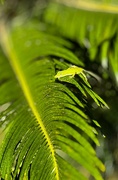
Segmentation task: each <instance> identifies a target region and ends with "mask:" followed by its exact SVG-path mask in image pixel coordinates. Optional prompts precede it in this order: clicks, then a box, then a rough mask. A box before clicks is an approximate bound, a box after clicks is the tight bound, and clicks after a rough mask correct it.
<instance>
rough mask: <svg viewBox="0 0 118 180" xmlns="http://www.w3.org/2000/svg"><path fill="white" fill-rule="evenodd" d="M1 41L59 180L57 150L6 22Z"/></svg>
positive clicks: (0, 34)
mask: <svg viewBox="0 0 118 180" xmlns="http://www.w3.org/2000/svg"><path fill="white" fill-rule="evenodd" d="M1 24H2V23H1ZM0 42H1V46H2V47H3V50H4V51H5V54H6V55H7V57H8V60H9V62H10V64H11V67H12V69H13V71H14V73H15V75H16V77H17V79H18V81H19V84H20V87H21V89H22V91H23V93H24V96H25V98H26V100H27V103H28V105H29V107H30V108H31V110H32V113H33V115H34V116H35V117H36V120H37V121H38V124H39V125H40V127H41V129H42V132H43V134H44V136H45V139H46V141H47V144H48V147H49V149H50V152H51V155H52V157H53V164H54V168H55V174H56V179H57V180H59V179H60V178H59V171H58V165H57V161H56V157H55V151H54V147H53V144H52V142H51V140H50V137H49V135H48V132H47V131H46V128H45V126H44V124H43V122H42V119H41V117H40V114H39V112H38V110H37V108H36V106H35V102H34V100H33V96H32V93H31V91H30V88H29V86H28V83H27V81H26V78H25V75H24V74H23V71H22V69H21V67H20V64H18V57H17V55H16V52H15V51H14V48H13V44H12V41H11V39H10V36H9V33H8V32H7V31H6V27H5V25H4V24H2V25H1V33H0Z"/></svg>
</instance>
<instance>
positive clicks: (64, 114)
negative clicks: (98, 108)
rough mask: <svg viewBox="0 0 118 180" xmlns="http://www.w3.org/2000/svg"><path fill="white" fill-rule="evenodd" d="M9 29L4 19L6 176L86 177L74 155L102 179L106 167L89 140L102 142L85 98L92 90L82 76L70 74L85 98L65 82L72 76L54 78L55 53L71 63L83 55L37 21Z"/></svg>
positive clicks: (0, 160)
mask: <svg viewBox="0 0 118 180" xmlns="http://www.w3.org/2000/svg"><path fill="white" fill-rule="evenodd" d="M6 29H7V27H6V26H5V25H4V24H1V33H0V42H1V48H2V49H0V67H1V68H0V74H1V76H0V85H1V86H0V94H1V95H0V105H1V106H3V105H4V104H8V106H7V107H6V108H3V110H1V113H0V118H1V122H2V123H1V127H2V128H3V129H4V134H5V138H4V140H3V142H2V144H1V149H0V176H1V178H3V179H13V180H15V179H19V180H22V179H30V180H38V179H43V180H44V179H48V180H53V179H55V180H59V179H71V180H72V179H73V180H75V179H78V178H79V179H82V180H84V179H87V177H85V176H84V173H82V172H81V171H80V170H77V167H74V166H73V165H72V164H71V161H70V160H69V158H71V159H73V160H74V161H75V162H77V164H78V166H80V165H81V166H82V167H83V168H85V169H86V170H87V171H88V172H89V173H90V174H91V175H92V176H93V177H94V178H95V179H96V180H102V179H103V178H102V176H101V174H100V172H99V170H101V171H104V170H105V167H104V165H103V164H102V163H101V161H100V160H99V159H98V158H97V157H96V153H95V150H94V149H93V147H92V145H91V143H90V140H91V141H92V142H94V143H95V144H96V145H99V142H98V139H97V137H96V130H95V128H93V127H92V126H91V125H90V124H89V123H88V122H89V121H90V120H89V118H88V116H87V115H86V114H85V103H82V102H81V99H83V101H87V99H86V97H84V96H85V94H86V92H88V93H89V91H90V92H91V93H93V91H92V90H91V88H90V85H89V86H88V85H87V84H85V83H84V80H83V79H82V77H79V78H80V79H81V85H80V86H81V88H80V86H79V83H77V81H75V80H73V81H71V82H70V80H69V83H72V84H74V85H76V87H77V89H78V90H80V97H83V98H79V97H77V96H76V95H75V94H74V92H73V90H71V89H70V88H68V86H66V85H65V84H64V83H67V80H66V81H65V79H64V81H63V82H59V81H58V82H55V78H54V76H55V63H56V61H54V60H53V58H52V56H54V57H59V58H63V59H65V61H66V63H74V64H78V65H82V63H81V61H80V60H79V59H78V58H77V57H76V56H75V55H74V54H73V53H72V52H70V51H69V50H68V49H67V48H66V44H68V43H67V42H65V41H63V40H61V39H60V40H59V39H58V38H57V39H56V37H52V36H49V35H46V34H43V33H42V32H40V31H38V30H36V29H35V28H34V27H33V28H31V27H27V26H25V28H24V27H23V26H21V27H14V28H13V29H12V30H11V31H10V32H8V31H7V30H6ZM55 44H56V45H55ZM64 46H65V47H64ZM3 51H4V53H5V54H3ZM5 55H6V56H5ZM57 59H58V58H57ZM57 65H58V66H59V65H62V64H61V63H58V64H57ZM82 82H83V83H82ZM82 85H83V86H82ZM85 87H86V88H85ZM89 88H90V90H89V91H88V89H89ZM84 91H85V92H84ZM83 92H84V93H83ZM89 94H90V93H89ZM90 95H91V94H90ZM93 96H94V98H93V99H94V100H95V99H96V101H100V102H101V103H103V104H104V105H105V103H104V101H101V99H100V98H99V97H96V96H95V95H94V94H93ZM3 116H4V118H3ZM70 170H71V174H70Z"/></svg>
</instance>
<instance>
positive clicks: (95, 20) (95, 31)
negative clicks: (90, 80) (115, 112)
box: [44, 0, 118, 82]
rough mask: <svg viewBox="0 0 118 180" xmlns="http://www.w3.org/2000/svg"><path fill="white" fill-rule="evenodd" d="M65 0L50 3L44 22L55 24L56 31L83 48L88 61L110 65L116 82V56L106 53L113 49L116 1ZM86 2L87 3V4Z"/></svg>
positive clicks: (117, 61)
mask: <svg viewBox="0 0 118 180" xmlns="http://www.w3.org/2000/svg"><path fill="white" fill-rule="evenodd" d="M69 2H70V4H69ZM69 2H68V1H66V0H62V1H60V2H58V3H50V4H49V6H48V7H47V9H46V11H45V13H44V20H45V22H46V23H48V24H50V25H52V26H55V27H56V28H57V32H58V33H60V34H62V35H63V36H65V37H66V38H69V39H71V40H74V41H75V42H77V43H79V45H80V46H81V47H82V48H86V49H87V52H88V56H89V59H90V60H93V61H98V60H100V62H101V65H102V66H103V68H105V69H106V68H107V69H108V67H109V64H112V71H113V73H114V75H115V77H116V82H118V80H117V73H118V71H117V70H116V69H117V65H116V64H118V58H117V55H116V56H115V57H114V58H115V60H114V58H111V55H110V54H111V53H110V52H111V49H112V54H115V53H116V49H117V45H116V44H117V36H118V35H117V32H118V24H117V19H118V6H117V5H118V4H117V3H116V4H115V3H113V2H112V3H110V2H108V3H107V2H106V1H105V2H103V1H102V2H101V1H100V2H98V1H91V0H88V1H87V0H85V1H69ZM88 3H91V5H90V4H89V6H88ZM114 8H115V9H114ZM112 44H114V46H113V48H112ZM112 57H113V55H112ZM111 59H112V60H111ZM111 61H112V62H111ZM113 64H114V65H113ZM110 74H111V72H110Z"/></svg>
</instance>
